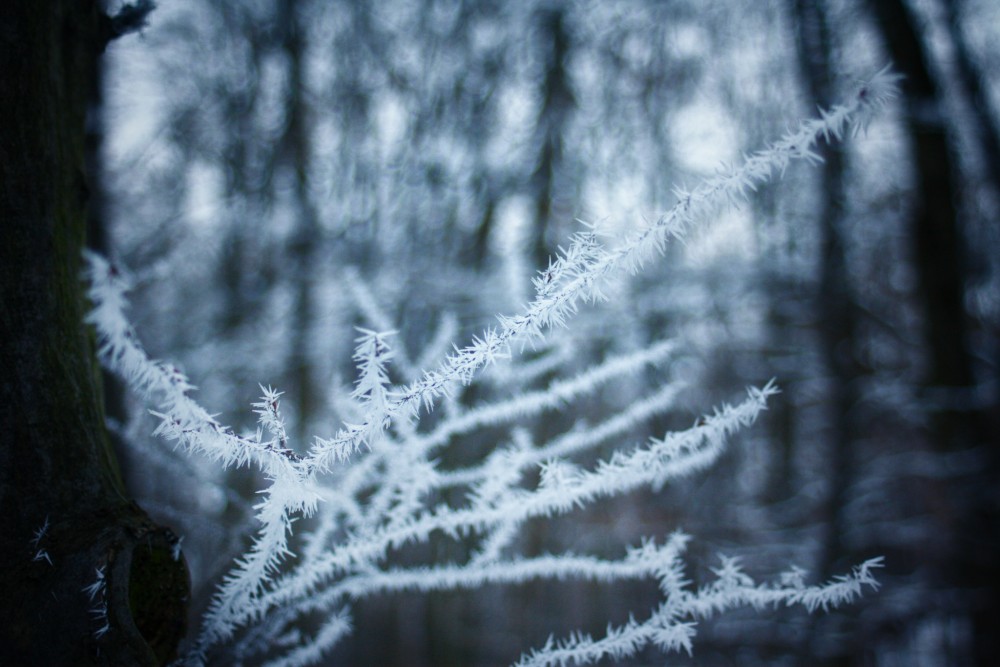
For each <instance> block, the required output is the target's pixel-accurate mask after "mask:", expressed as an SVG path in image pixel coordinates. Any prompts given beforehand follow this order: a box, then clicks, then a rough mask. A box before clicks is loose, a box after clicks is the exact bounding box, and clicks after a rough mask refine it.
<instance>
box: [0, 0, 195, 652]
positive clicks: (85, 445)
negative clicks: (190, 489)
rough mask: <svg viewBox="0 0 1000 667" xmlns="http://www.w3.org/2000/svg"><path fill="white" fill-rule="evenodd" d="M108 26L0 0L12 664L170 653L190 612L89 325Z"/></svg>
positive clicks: (0, 244) (0, 454)
mask: <svg viewBox="0 0 1000 667" xmlns="http://www.w3.org/2000/svg"><path fill="white" fill-rule="evenodd" d="M108 25H109V21H108V18H107V17H106V16H104V15H103V14H102V13H101V12H100V10H99V7H98V5H97V3H96V2H95V1H94V0H90V1H75V2H74V1H70V0H59V1H57V0H51V1H49V2H34V1H33V0H6V2H4V3H0V71H2V72H3V75H2V76H0V108H2V109H3V110H4V113H5V114H6V117H5V118H4V122H2V123H0V221H2V224H0V369H2V371H3V374H4V378H3V382H2V383H0V429H2V430H0V433H2V436H0V437H2V440H0V517H2V518H0V531H2V534H3V537H4V548H3V550H2V552H0V586H2V588H3V591H4V598H3V599H4V603H3V604H2V605H0V664H4V665H90V664H106V665H107V664H135V665H157V664H162V663H164V662H166V661H168V660H170V659H171V658H172V657H173V656H174V654H175V653H176V650H177V645H178V643H179V640H180V638H181V636H182V634H183V628H184V620H185V616H186V606H185V603H186V598H187V595H188V588H187V587H188V582H187V569H186V566H185V564H184V561H183V559H182V558H180V557H179V550H178V549H175V547H176V538H175V537H174V536H173V535H172V534H171V533H170V531H169V530H167V529H165V528H162V527H159V526H157V525H155V524H154V523H153V522H152V521H150V519H149V518H148V516H147V515H146V514H145V513H144V512H143V511H142V510H141V509H140V508H139V507H138V506H137V505H135V504H134V503H132V502H130V500H129V499H128V498H127V496H126V494H125V489H124V486H123V484H122V481H121V477H120V475H119V472H118V466H117V462H116V460H115V456H114V453H113V451H112V449H111V447H110V445H109V440H108V436H107V432H106V430H105V426H104V412H103V404H102V390H101V381H100V370H99V368H98V365H97V363H96V358H95V354H94V350H93V340H92V336H91V335H90V334H89V333H88V331H87V329H86V327H85V326H84V325H83V314H84V312H85V304H84V298H83V293H82V286H81V283H80V268H81V266H80V256H81V251H82V249H83V247H84V239H85V230H86V219H87V210H86V200H87V185H86V180H85V176H84V143H85V134H84V118H85V114H86V102H87V95H88V90H89V86H90V84H91V82H92V81H93V77H94V76H95V73H96V71H97V65H98V59H99V56H100V53H101V52H102V50H103V48H104V45H105V41H104V40H105V39H106V37H107V36H108V32H107V30H108ZM175 556H177V557H176V558H175Z"/></svg>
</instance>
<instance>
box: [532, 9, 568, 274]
mask: <svg viewBox="0 0 1000 667" xmlns="http://www.w3.org/2000/svg"><path fill="white" fill-rule="evenodd" d="M538 21H539V33H540V36H541V39H542V41H543V43H542V45H541V46H542V49H543V53H544V54H545V55H544V59H543V62H544V67H545V73H544V80H543V81H542V90H541V97H542V109H541V112H540V114H539V118H538V124H537V128H538V130H537V133H536V135H535V136H536V139H535V141H536V143H537V144H538V147H539V153H538V161H537V163H536V165H535V171H534V172H533V173H532V175H531V181H530V183H531V196H532V197H533V198H534V200H535V221H534V222H535V226H534V228H533V229H532V230H531V235H532V236H531V239H530V246H529V247H530V249H531V253H532V257H533V258H534V260H535V266H536V268H538V269H539V270H541V269H544V268H545V267H546V266H547V265H548V262H549V256H550V255H552V253H553V251H554V249H555V245H554V244H553V242H552V239H550V238H549V237H550V236H552V231H551V230H550V228H549V227H550V225H551V223H552V218H553V211H552V203H553V199H555V198H556V197H558V196H559V193H558V192H557V184H556V177H557V171H558V169H559V166H560V161H561V160H562V155H563V132H564V131H565V126H566V122H567V118H568V116H569V113H570V111H571V110H572V108H573V106H574V104H575V101H574V99H573V91H572V90H571V89H570V84H569V74H568V72H567V71H566V60H567V57H568V55H569V51H570V46H571V44H570V35H569V32H568V31H567V29H566V22H565V21H566V18H565V16H564V13H563V11H562V10H561V9H559V8H546V9H544V10H542V11H541V12H540V14H539V18H538ZM563 196H565V193H564V194H563Z"/></svg>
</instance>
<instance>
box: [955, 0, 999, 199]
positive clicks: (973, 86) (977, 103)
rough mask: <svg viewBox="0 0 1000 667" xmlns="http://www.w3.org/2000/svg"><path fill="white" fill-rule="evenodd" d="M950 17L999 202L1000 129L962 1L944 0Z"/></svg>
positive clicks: (961, 81) (961, 76)
mask: <svg viewBox="0 0 1000 667" xmlns="http://www.w3.org/2000/svg"><path fill="white" fill-rule="evenodd" d="M944 6H945V10H946V12H947V17H948V33H949V35H950V36H951V43H952V47H953V48H954V49H955V65H956V66H957V67H958V83H959V84H960V85H961V87H962V91H963V92H964V93H965V96H966V97H967V98H968V100H969V103H970V106H971V108H972V113H973V119H974V120H975V124H976V127H975V134H976V136H977V138H978V139H979V142H980V145H981V147H982V154H983V163H984V164H985V166H986V170H987V175H988V178H989V180H990V182H991V184H992V187H993V195H994V197H996V198H997V200H998V201H997V203H998V204H1000V128H998V127H997V122H996V118H997V116H996V114H995V113H993V109H992V108H991V105H990V101H989V98H988V96H987V93H986V91H985V90H983V72H982V71H980V68H979V66H978V65H977V63H976V60H975V58H974V57H973V56H972V53H970V51H969V45H968V43H967V42H966V39H965V35H964V33H963V32H962V25H961V8H960V7H959V0H945V1H944Z"/></svg>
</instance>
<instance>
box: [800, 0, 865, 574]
mask: <svg viewBox="0 0 1000 667" xmlns="http://www.w3.org/2000/svg"><path fill="white" fill-rule="evenodd" d="M794 4H795V18H796V25H797V34H796V37H797V40H796V44H797V47H798V54H799V60H800V63H801V67H802V73H803V75H804V76H805V80H806V84H807V90H808V91H809V95H810V97H811V98H812V101H813V102H814V104H816V105H818V106H820V107H822V108H824V109H828V108H830V107H831V106H833V104H834V101H835V100H834V91H833V85H832V81H833V67H832V59H833V45H832V38H831V34H830V27H829V23H828V21H827V16H826V12H827V8H826V3H825V2H812V1H808V0H795V3H794ZM820 152H821V154H822V156H823V160H824V161H823V165H822V167H820V176H821V183H820V188H819V192H818V194H819V202H818V204H819V226H820V277H819V293H818V294H817V295H816V301H817V303H816V313H817V315H818V318H817V319H818V325H819V338H820V348H821V357H822V359H823V362H824V365H825V366H826V371H827V373H828V374H829V375H828V385H829V387H828V391H827V396H828V402H829V428H830V440H829V443H830V454H831V457H832V458H831V461H830V463H831V465H830V468H829V475H830V479H829V482H830V491H829V495H828V497H827V499H826V508H825V511H824V515H825V519H826V523H825V534H824V536H823V543H822V545H821V550H822V551H821V553H820V563H819V575H820V576H821V578H823V579H828V578H829V577H831V576H833V574H834V572H835V568H836V567H837V565H838V561H839V560H840V559H841V558H842V557H844V556H846V555H847V554H846V553H845V548H844V544H843V536H844V534H845V532H846V529H847V517H846V516H845V513H844V510H845V506H846V504H847V495H848V491H849V489H850V486H851V484H852V481H853V479H854V471H853V467H854V441H855V439H856V434H857V425H856V424H855V417H854V411H853V408H854V407H855V405H856V403H857V401H858V397H857V391H856V389H855V379H856V377H857V375H858V367H857V364H856V363H855V361H854V349H855V341H854V337H855V318H856V314H855V308H854V296H853V294H852V293H851V288H850V281H849V279H848V275H847V261H846V257H845V253H844V236H843V234H842V232H841V227H842V225H843V218H844V197H845V192H844V154H843V152H842V150H841V149H840V148H839V147H835V146H830V145H826V146H822V147H821V148H820Z"/></svg>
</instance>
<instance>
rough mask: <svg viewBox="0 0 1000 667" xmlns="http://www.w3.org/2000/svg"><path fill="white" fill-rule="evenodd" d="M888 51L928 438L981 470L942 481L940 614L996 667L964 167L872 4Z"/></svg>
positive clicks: (998, 595) (991, 491)
mask: <svg viewBox="0 0 1000 667" xmlns="http://www.w3.org/2000/svg"><path fill="white" fill-rule="evenodd" d="M869 5H870V7H871V10H872V12H873V14H874V16H875V19H876V23H877V26H878V28H879V30H880V31H881V33H882V36H883V39H884V41H885V45H886V47H887V49H888V51H889V55H890V57H891V58H892V60H893V62H894V63H895V66H896V67H897V68H898V70H899V71H900V73H901V74H903V75H905V77H906V78H905V79H904V80H903V85H902V92H903V105H904V111H905V129H906V132H907V135H908V139H909V144H910V152H911V156H912V160H913V168H914V180H915V183H914V192H913V194H912V196H913V197H914V198H915V199H916V201H915V202H914V210H913V213H912V219H911V232H910V233H911V236H912V238H913V242H914V248H913V250H914V258H915V262H916V273H917V278H918V287H917V297H918V299H919V300H920V302H921V304H922V306H923V311H924V312H923V316H924V324H925V326H924V342H925V346H926V350H927V356H928V370H927V372H926V376H925V381H924V382H925V392H926V403H927V408H928V411H929V412H930V420H929V425H930V431H929V436H930V438H931V440H932V444H933V446H934V447H935V449H936V450H937V451H939V452H941V453H942V454H945V455H948V454H952V453H955V452H958V451H963V450H965V451H970V450H971V451H973V452H974V453H977V454H978V455H979V463H978V465H977V466H976V467H975V470H972V471H970V472H968V473H965V474H961V475H959V474H955V475H953V476H951V477H945V478H943V479H942V480H941V488H940V489H938V493H934V494H933V496H934V497H935V498H937V500H936V506H935V508H934V520H935V521H936V523H937V526H938V530H937V532H936V535H935V540H934V544H933V545H928V547H929V548H928V549H927V558H928V559H929V560H930V561H931V565H932V567H933V568H934V572H935V574H936V581H935V582H934V583H935V584H936V585H937V586H939V587H940V588H941V589H942V591H941V595H942V600H947V601H949V604H951V605H953V607H952V608H942V609H940V610H938V611H939V613H944V614H947V615H949V616H951V617H953V618H955V619H956V620H959V619H962V620H964V621H966V622H967V623H968V630H967V632H968V636H969V638H970V641H969V645H968V646H963V647H959V648H957V649H955V653H954V654H952V655H949V656H948V658H949V661H950V662H951V663H952V664H976V665H992V664H994V663H995V661H996V654H997V652H998V650H1000V645H998V644H1000V642H998V636H997V633H996V629H997V627H1000V548H998V546H1000V545H998V544H997V541H996V536H997V535H998V534H1000V531H998V528H1000V512H998V507H997V503H996V500H995V498H996V491H995V487H996V480H997V478H998V473H1000V459H998V443H997V442H996V436H995V434H990V433H989V432H988V426H987V424H988V422H987V419H986V414H985V410H984V408H983V407H982V406H981V405H977V404H976V402H975V401H974V400H972V398H971V397H973V396H974V395H975V391H974V385H975V377H974V372H973V371H974V363H973V356H972V353H971V350H970V347H969V342H968V333H967V319H966V313H965V308H964V296H965V294H964V287H965V279H966V275H967V267H966V263H965V261H964V256H963V255H964V253H963V239H962V233H961V228H960V226H959V220H958V215H957V203H958V196H959V193H958V190H957V189H956V187H955V181H956V178H957V169H956V166H955V164H954V160H953V158H952V153H951V147H950V146H949V143H948V134H947V127H946V122H945V120H946V117H945V111H944V109H943V104H942V98H941V92H940V88H939V86H938V85H937V83H936V82H935V80H934V78H933V76H932V73H931V67H930V59H929V56H928V52H927V50H926V49H925V45H924V42H923V41H922V39H921V36H920V34H919V32H918V29H917V24H916V21H915V19H914V16H913V15H912V13H911V12H910V10H909V8H908V6H907V5H906V4H905V3H904V2H903V1H902V0H877V1H876V0H870V2H869Z"/></svg>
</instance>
